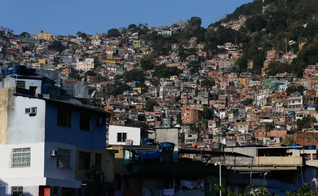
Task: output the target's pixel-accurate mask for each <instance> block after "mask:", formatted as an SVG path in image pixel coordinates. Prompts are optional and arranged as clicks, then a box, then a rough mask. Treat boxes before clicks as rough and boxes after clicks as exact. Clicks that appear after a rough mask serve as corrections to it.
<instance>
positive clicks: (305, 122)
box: [297, 115, 317, 131]
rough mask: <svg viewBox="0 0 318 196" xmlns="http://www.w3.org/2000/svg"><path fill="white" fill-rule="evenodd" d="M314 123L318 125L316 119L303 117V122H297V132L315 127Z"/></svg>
mask: <svg viewBox="0 0 318 196" xmlns="http://www.w3.org/2000/svg"><path fill="white" fill-rule="evenodd" d="M313 123H317V120H316V118H315V117H311V116H310V115H308V116H306V117H303V118H302V119H301V120H300V119H298V120H297V131H302V130H303V129H307V128H309V127H310V126H312V125H313Z"/></svg>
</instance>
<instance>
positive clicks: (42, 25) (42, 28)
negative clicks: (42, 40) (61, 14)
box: [41, 23, 43, 33]
mask: <svg viewBox="0 0 318 196" xmlns="http://www.w3.org/2000/svg"><path fill="white" fill-rule="evenodd" d="M41 33H43V23H42V24H41Z"/></svg>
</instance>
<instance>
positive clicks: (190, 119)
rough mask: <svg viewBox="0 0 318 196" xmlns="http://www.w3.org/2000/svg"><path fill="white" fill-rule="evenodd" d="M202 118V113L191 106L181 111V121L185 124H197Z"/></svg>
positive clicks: (184, 107)
mask: <svg viewBox="0 0 318 196" xmlns="http://www.w3.org/2000/svg"><path fill="white" fill-rule="evenodd" d="M199 118H200V111H199V110H198V109H196V108H192V107H190V106H183V107H182V109H181V120H182V123H185V124H193V123H196V122H197V121H198V120H199Z"/></svg>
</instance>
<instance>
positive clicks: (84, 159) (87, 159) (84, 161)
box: [79, 152, 91, 170]
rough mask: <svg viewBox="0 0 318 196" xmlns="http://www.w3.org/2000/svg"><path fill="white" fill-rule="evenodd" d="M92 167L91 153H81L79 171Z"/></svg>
mask: <svg viewBox="0 0 318 196" xmlns="http://www.w3.org/2000/svg"><path fill="white" fill-rule="evenodd" d="M90 167H91V153H89V152H79V169H83V170H87V169H90Z"/></svg>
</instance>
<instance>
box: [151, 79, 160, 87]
mask: <svg viewBox="0 0 318 196" xmlns="http://www.w3.org/2000/svg"><path fill="white" fill-rule="evenodd" d="M151 84H152V85H153V86H156V87H157V86H159V85H160V82H159V81H158V80H156V79H154V80H153V81H152V82H151Z"/></svg>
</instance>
